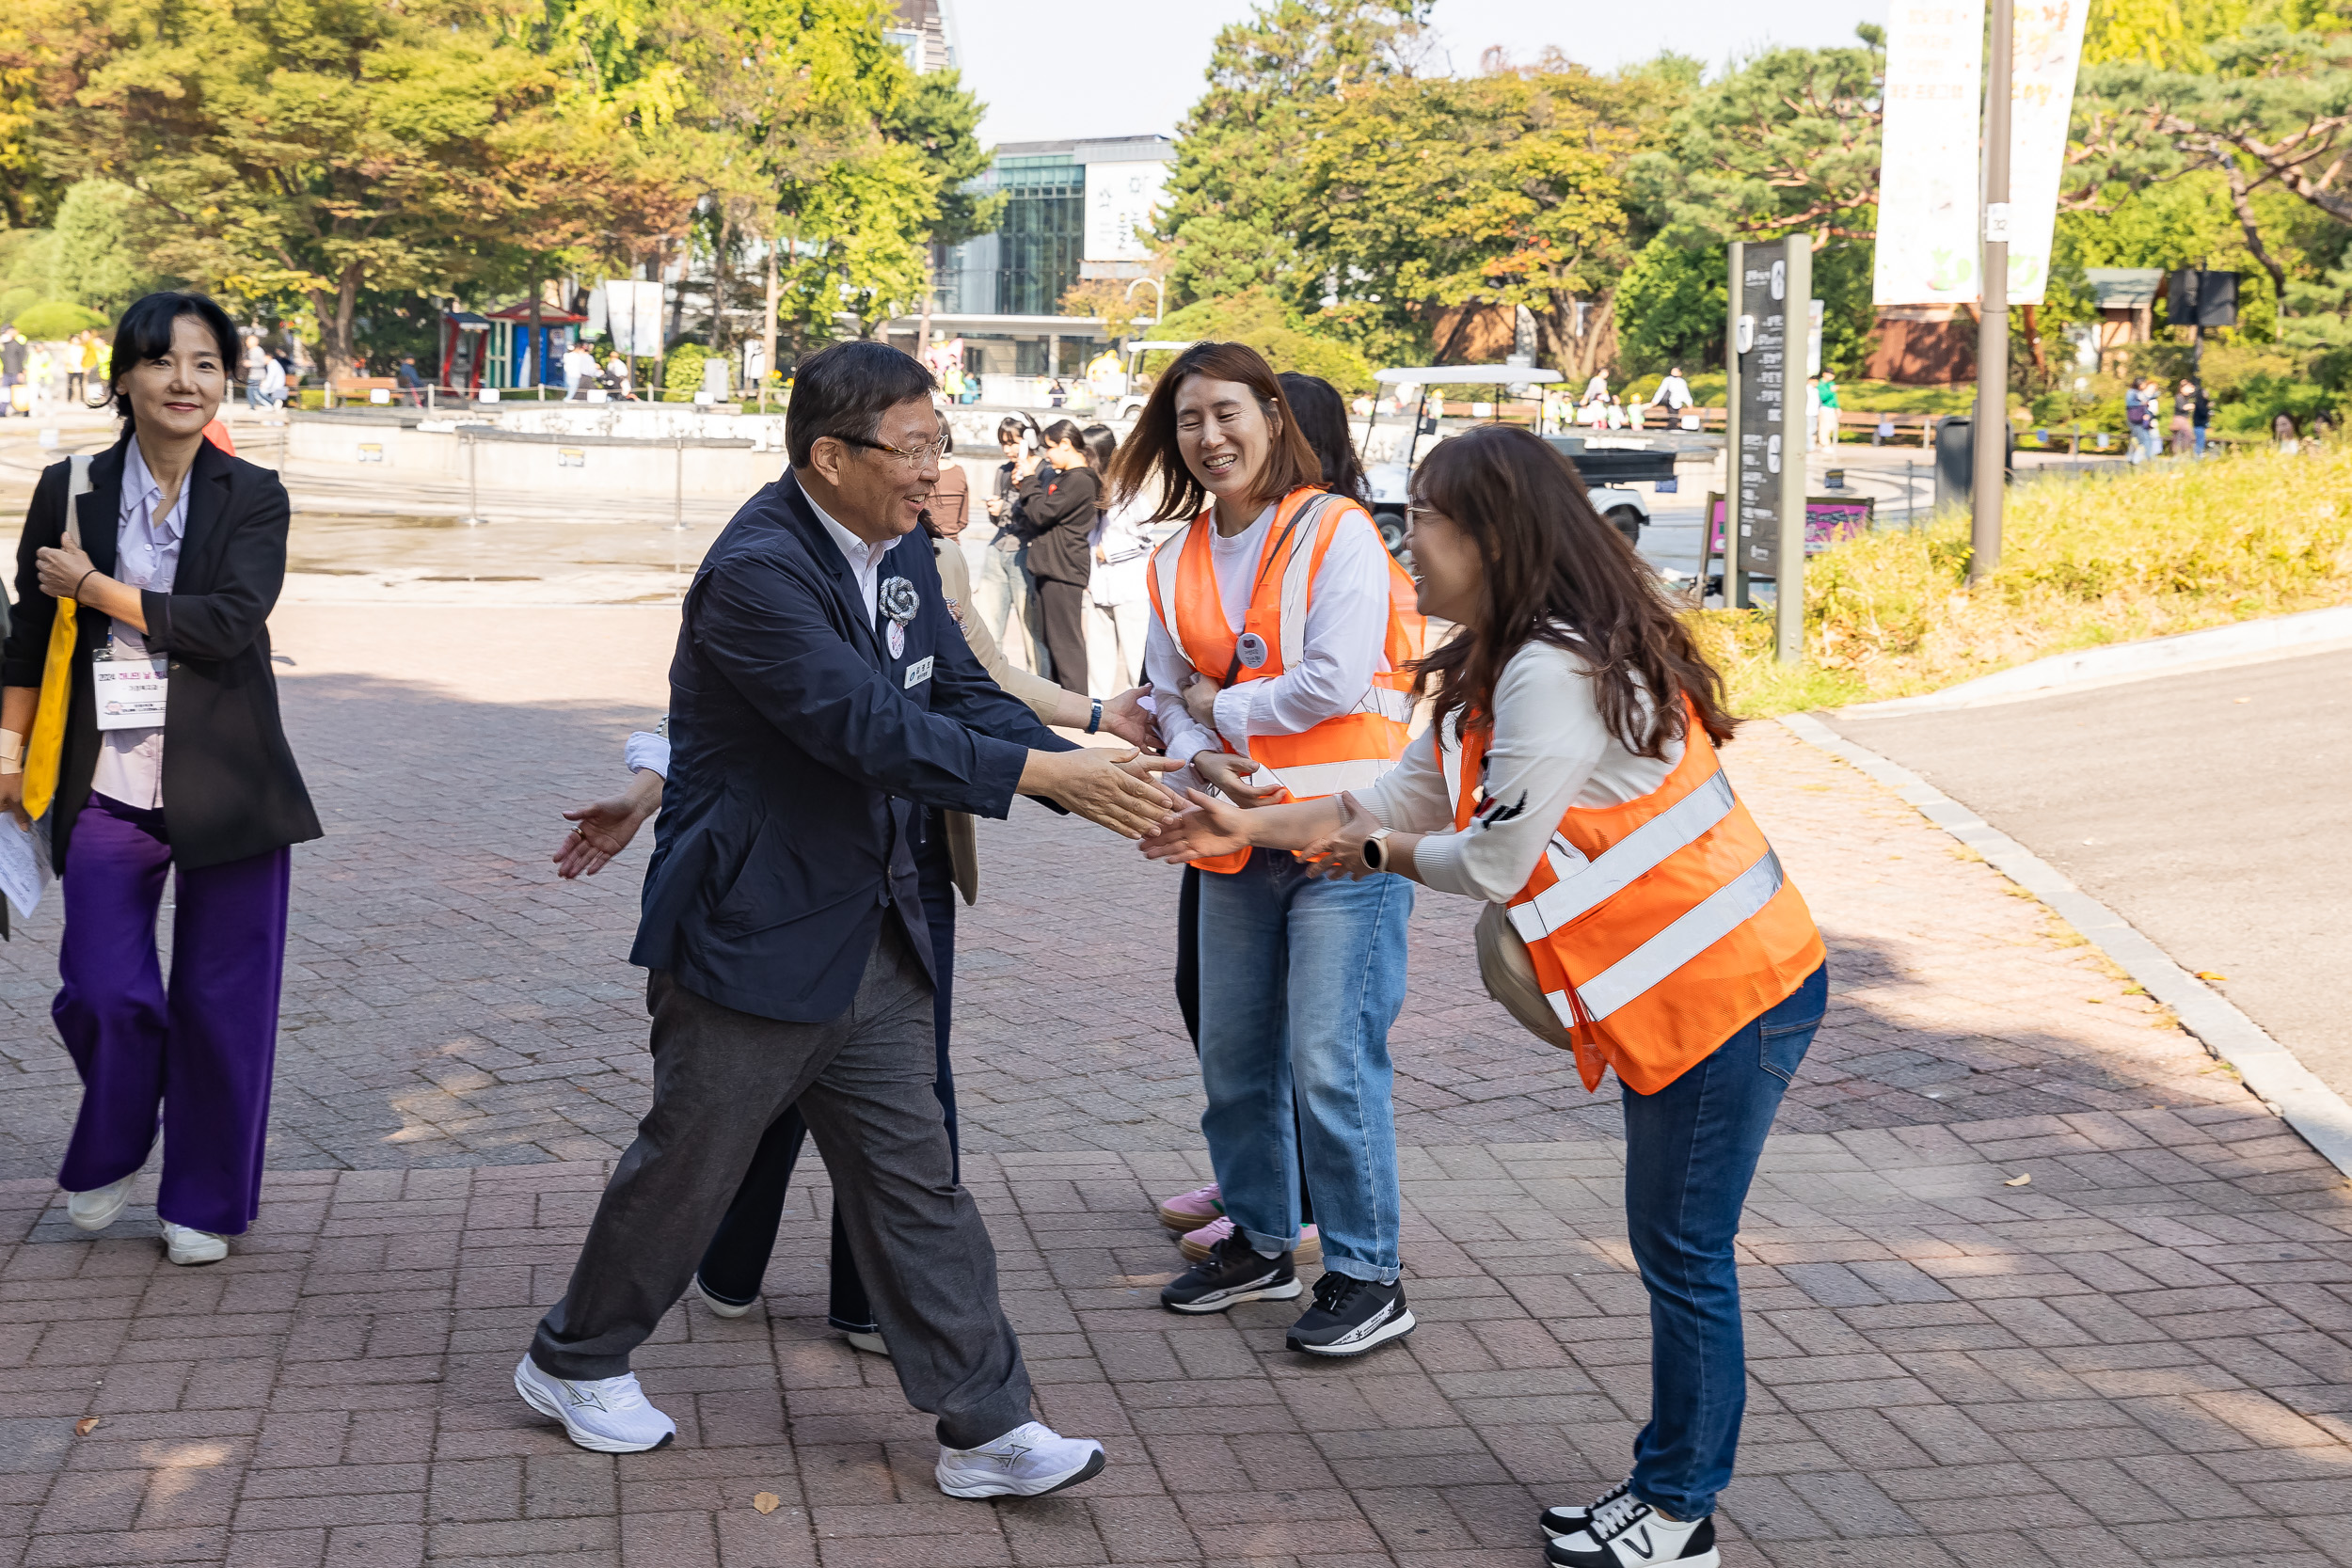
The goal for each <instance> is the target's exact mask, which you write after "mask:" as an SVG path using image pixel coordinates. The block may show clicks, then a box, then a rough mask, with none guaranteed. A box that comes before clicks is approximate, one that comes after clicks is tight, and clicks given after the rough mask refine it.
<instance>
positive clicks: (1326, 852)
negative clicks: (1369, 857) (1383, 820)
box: [1298, 790, 1380, 882]
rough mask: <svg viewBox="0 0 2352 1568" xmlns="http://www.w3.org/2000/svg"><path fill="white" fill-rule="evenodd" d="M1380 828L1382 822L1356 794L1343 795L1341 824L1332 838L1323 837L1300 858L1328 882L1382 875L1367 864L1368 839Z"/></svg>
mask: <svg viewBox="0 0 2352 1568" xmlns="http://www.w3.org/2000/svg"><path fill="white" fill-rule="evenodd" d="M1379 826H1380V819H1379V818H1378V817H1376V816H1373V815H1372V813H1371V812H1369V811H1366V810H1365V809H1364V807H1363V803H1362V802H1361V801H1359V800H1357V799H1356V797H1355V795H1354V793H1353V792H1351V791H1348V790H1342V791H1341V792H1340V825H1339V827H1338V829H1337V830H1336V831H1334V832H1331V833H1330V834H1329V835H1328V836H1327V837H1324V838H1319V839H1317V840H1315V842H1314V843H1312V844H1310V845H1308V846H1307V847H1305V848H1304V849H1301V850H1300V851H1299V852H1298V857H1299V859H1301V860H1303V861H1305V862H1306V863H1307V868H1308V869H1309V870H1310V871H1311V872H1312V873H1313V874H1314V875H1316V876H1318V877H1321V878H1323V879H1326V880H1328V881H1338V880H1340V879H1343V878H1344V879H1346V880H1348V881H1351V882H1360V881H1362V880H1363V879H1365V878H1366V877H1376V876H1378V875H1380V873H1378V872H1376V871H1375V870H1374V869H1373V868H1372V867H1371V866H1369V865H1367V864H1365V863H1364V840H1365V839H1366V838H1368V837H1370V836H1371V835H1372V832H1373V831H1374V830H1375V829H1376V828H1378V827H1379Z"/></svg>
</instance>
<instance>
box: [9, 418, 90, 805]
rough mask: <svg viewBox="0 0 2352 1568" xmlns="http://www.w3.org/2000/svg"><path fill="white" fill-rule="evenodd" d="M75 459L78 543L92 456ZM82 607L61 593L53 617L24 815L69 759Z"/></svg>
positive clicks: (70, 489) (73, 528)
mask: <svg viewBox="0 0 2352 1568" xmlns="http://www.w3.org/2000/svg"><path fill="white" fill-rule="evenodd" d="M71 461H72V464H73V483H72V484H70V485H68V486H67V488H66V497H65V536H66V537H67V538H68V539H70V540H72V542H73V543H74V544H75V545H76V546H79V545H80V544H81V542H82V522H81V508H80V504H79V503H80V501H81V499H82V498H83V497H84V496H86V495H87V494H89V459H88V458H87V457H76V458H73V459H72V460H71ZM80 608H81V607H80V606H78V605H76V604H75V603H74V602H73V601H72V599H59V600H58V601H57V618H56V620H54V621H52V622H50V623H49V655H48V659H47V661H46V662H45V663H43V664H42V665H41V667H40V707H38V708H37V709H35V710H34V712H33V733H32V735H31V736H29V737H28V738H27V739H26V741H25V743H24V815H25V816H31V817H39V816H41V815H42V814H43V813H45V812H47V811H48V810H49V802H50V801H51V800H55V799H56V794H57V769H58V768H59V766H60V765H61V764H62V763H63V762H64V761H65V718H66V709H67V707H68V706H70V705H72V701H73V657H74V651H75V638H74V626H73V612H74V611H75V610H78V609H80Z"/></svg>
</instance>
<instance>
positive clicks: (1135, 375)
mask: <svg viewBox="0 0 2352 1568" xmlns="http://www.w3.org/2000/svg"><path fill="white" fill-rule="evenodd" d="M1190 347H1192V345H1191V344H1190V343H1173V342H1170V343H1160V342H1151V341H1146V340H1144V339H1141V338H1130V339H1128V340H1127V356H1126V359H1125V362H1124V369H1123V370H1122V371H1121V372H1120V388H1119V401H1118V403H1117V404H1114V405H1113V407H1112V410H1111V416H1110V417H1111V418H1112V419H1114V420H1121V421H1124V420H1132V419H1134V418H1136V416H1137V415H1139V414H1141V413H1142V412H1143V404H1144V402H1145V400H1146V399H1147V398H1148V397H1150V395H1151V394H1150V393H1148V392H1143V391H1139V390H1137V389H1136V382H1137V381H1139V380H1141V379H1142V377H1143V356H1145V355H1147V354H1165V355H1168V356H1171V360H1170V362H1171V363H1172V362H1173V359H1172V356H1175V355H1179V354H1182V353H1184V350H1186V349H1188V348H1190ZM1163 368H1165V367H1163ZM1095 396H1096V397H1097V398H1098V399H1099V398H1100V397H1101V396H1102V389H1101V388H1097V389H1096V392H1095ZM1097 406H1098V407H1099V406H1100V405H1099V404H1098V405H1097Z"/></svg>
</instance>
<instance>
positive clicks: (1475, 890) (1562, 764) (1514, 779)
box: [1356, 642, 1682, 904]
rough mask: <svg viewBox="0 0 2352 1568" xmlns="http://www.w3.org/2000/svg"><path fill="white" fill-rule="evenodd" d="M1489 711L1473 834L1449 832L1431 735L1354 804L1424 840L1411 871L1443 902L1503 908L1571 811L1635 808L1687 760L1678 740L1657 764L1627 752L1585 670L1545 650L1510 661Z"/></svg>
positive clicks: (1534, 648) (1534, 645)
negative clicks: (1481, 799) (1482, 798)
mask: <svg viewBox="0 0 2352 1568" xmlns="http://www.w3.org/2000/svg"><path fill="white" fill-rule="evenodd" d="M1643 706H1644V708H1645V710H1646V709H1647V707H1648V703H1647V701H1646V699H1645V702H1644V704H1643ZM1494 711H1495V722H1494V733H1493V734H1492V736H1489V737H1488V740H1487V745H1486V764H1485V768H1486V798H1487V800H1489V801H1491V802H1494V803H1493V804H1492V805H1490V806H1489V807H1488V808H1487V809H1486V810H1484V811H1482V812H1481V813H1480V814H1479V815H1478V816H1474V817H1472V818H1471V819H1470V826H1469V827H1468V828H1465V829H1463V830H1462V831H1461V832H1455V831H1454V803H1453V802H1452V801H1451V800H1448V799H1447V798H1446V788H1445V773H1444V770H1443V768H1441V766H1440V765H1439V762H1438V731H1437V728H1436V727H1435V726H1434V725H1433V726H1432V727H1431V728H1430V729H1428V730H1427V731H1425V732H1423V733H1422V735H1421V736H1420V737H1419V738H1417V739H1415V740H1414V741H1413V743H1412V744H1411V745H1409V746H1407V747H1406V749H1405V755H1404V756H1403V757H1402V758H1400V759H1399V760H1398V762H1397V765H1396V766H1395V767H1394V768H1391V769H1389V771H1388V772H1386V773H1384V774H1382V775H1381V777H1380V782H1379V783H1378V784H1375V785H1373V786H1372V788H1371V789H1369V790H1364V791H1360V792H1359V793H1358V795H1357V797H1356V799H1357V800H1359V801H1361V802H1362V803H1363V805H1364V806H1365V808H1366V809H1367V810H1369V811H1370V812H1371V813H1372V814H1373V815H1374V816H1376V817H1378V818H1379V819H1380V824H1381V826H1382V827H1386V828H1394V829H1397V830H1399V831H1401V832H1416V833H1426V834H1428V835H1429V836H1428V837H1426V838H1424V839H1422V841H1421V842H1420V843H1419V844H1418V845H1416V846H1415V847H1414V848H1413V872H1414V875H1415V876H1416V877H1417V878H1419V879H1420V880H1421V881H1422V883H1424V884H1425V885H1427V886H1429V887H1432V888H1435V889H1437V890H1438V892H1439V893H1454V894H1459V895H1462V896H1464V897H1466V898H1483V899H1485V900H1486V902H1487V903H1490V904H1504V903H1508V902H1510V900H1511V899H1512V898H1513V897H1514V896H1516V895H1518V891H1519V889H1520V888H1522V887H1525V886H1526V885H1527V879H1528V878H1529V876H1530V875H1532V874H1533V873H1534V869H1535V863H1536V862H1537V861H1540V860H1542V859H1543V858H1544V847H1545V846H1546V845H1548V844H1549V843H1550V842H1551V835H1552V833H1553V832H1555V831H1556V830H1557V829H1558V828H1559V826H1560V818H1561V816H1563V815H1565V813H1566V812H1567V810H1568V808H1569V807H1571V806H1588V807H1589V806H1621V805H1623V804H1625V803H1626V802H1627V801H1628V800H1639V799H1640V798H1641V797H1643V796H1645V795H1647V794H1649V793H1650V792H1651V791H1653V790H1655V789H1657V788H1658V786H1659V785H1661V784H1664V783H1665V782H1666V776H1667V775H1668V774H1669V773H1671V772H1673V771H1674V768H1675V765H1676V764H1677V763H1679V762H1680V761H1681V760H1682V742H1681V741H1680V740H1674V741H1670V742H1668V743H1667V745H1666V747H1665V752H1666V755H1665V757H1664V759H1663V760H1659V759H1654V758H1650V757H1642V756H1636V755H1634V754H1633V753H1632V752H1630V751H1628V750H1627V749H1626V745H1625V742H1623V741H1622V740H1620V739H1618V738H1617V736H1615V734H1614V733H1613V732H1612V731H1611V730H1610V728H1609V726H1608V725H1607V724H1605V723H1603V722H1602V721H1601V716H1600V705H1599V703H1598V702H1597V701H1596V699H1595V697H1594V694H1593V682H1592V677H1591V676H1590V674H1589V673H1587V671H1586V667H1585V664H1584V660H1583V659H1582V658H1581V657H1578V656H1577V655H1576V654H1574V653H1571V652H1569V651H1568V650H1567V649H1565V648H1555V647H1553V646H1551V645H1550V644H1549V643H1545V642H1530V643H1528V644H1527V645H1526V646H1525V647H1523V648H1521V649H1520V650H1519V651H1518V653H1516V654H1514V655H1512V656H1511V659H1510V662H1508V663H1507V664H1505V665H1503V667H1502V676H1501V678H1499V679H1498V680H1497V681H1496V682H1495V698H1494ZM1475 783H1476V781H1475V780H1472V781H1466V783H1465V787H1468V786H1469V785H1470V784H1475Z"/></svg>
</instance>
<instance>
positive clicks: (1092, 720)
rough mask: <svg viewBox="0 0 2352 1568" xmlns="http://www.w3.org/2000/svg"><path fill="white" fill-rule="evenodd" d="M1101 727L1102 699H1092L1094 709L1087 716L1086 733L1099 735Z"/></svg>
mask: <svg viewBox="0 0 2352 1568" xmlns="http://www.w3.org/2000/svg"><path fill="white" fill-rule="evenodd" d="M1102 729H1103V699H1102V698H1100V697H1097V698H1095V699H1094V711H1093V713H1091V714H1090V715H1089V716H1088V718H1087V734H1089V735H1099V734H1101V733H1102Z"/></svg>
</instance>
